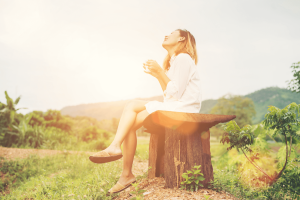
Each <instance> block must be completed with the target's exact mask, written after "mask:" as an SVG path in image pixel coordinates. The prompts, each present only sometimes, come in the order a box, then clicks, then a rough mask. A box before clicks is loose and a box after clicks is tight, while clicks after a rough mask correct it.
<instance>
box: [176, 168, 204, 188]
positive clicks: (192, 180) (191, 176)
mask: <svg viewBox="0 0 300 200" xmlns="http://www.w3.org/2000/svg"><path fill="white" fill-rule="evenodd" d="M200 167H201V165H198V166H197V165H195V166H194V167H193V168H192V169H191V170H187V172H185V173H182V178H184V179H185V180H184V181H182V182H181V183H180V185H181V186H180V188H181V189H186V190H190V191H197V190H198V189H199V186H201V187H203V185H202V184H201V183H200V182H201V181H204V180H205V178H204V177H203V174H202V173H201V169H200Z"/></svg>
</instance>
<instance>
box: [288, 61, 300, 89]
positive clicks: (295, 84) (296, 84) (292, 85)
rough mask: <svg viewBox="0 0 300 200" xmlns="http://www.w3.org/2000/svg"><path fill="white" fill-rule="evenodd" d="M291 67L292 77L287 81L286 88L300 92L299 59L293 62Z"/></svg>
mask: <svg viewBox="0 0 300 200" xmlns="http://www.w3.org/2000/svg"><path fill="white" fill-rule="evenodd" d="M291 68H292V69H293V71H292V72H293V73H294V74H293V76H294V77H295V78H294V79H292V80H290V81H287V83H288V89H289V90H291V91H292V92H297V93H298V92H300V61H299V62H297V63H293V64H292V66H291Z"/></svg>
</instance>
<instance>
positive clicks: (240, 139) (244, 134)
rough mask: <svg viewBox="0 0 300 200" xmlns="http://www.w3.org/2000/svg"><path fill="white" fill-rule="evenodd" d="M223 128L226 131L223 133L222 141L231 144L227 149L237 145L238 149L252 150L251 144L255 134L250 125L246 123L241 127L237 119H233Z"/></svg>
mask: <svg viewBox="0 0 300 200" xmlns="http://www.w3.org/2000/svg"><path fill="white" fill-rule="evenodd" d="M223 128H224V131H226V132H225V133H224V134H223V136H222V139H221V141H220V142H222V143H223V144H224V143H225V142H226V143H229V144H230V147H229V148H227V150H230V149H232V148H234V147H236V149H237V151H239V149H242V150H246V151H250V150H251V149H250V148H249V146H250V145H251V144H253V142H254V135H253V133H252V127H251V126H250V125H245V126H244V127H243V128H240V127H239V126H238V125H237V123H236V122H235V121H233V120H231V121H230V122H228V123H226V124H225V125H223Z"/></svg>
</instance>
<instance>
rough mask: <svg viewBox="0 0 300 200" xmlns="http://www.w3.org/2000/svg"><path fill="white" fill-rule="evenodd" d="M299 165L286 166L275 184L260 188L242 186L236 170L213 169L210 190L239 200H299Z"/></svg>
mask: <svg viewBox="0 0 300 200" xmlns="http://www.w3.org/2000/svg"><path fill="white" fill-rule="evenodd" d="M299 164H300V163H299V162H298V163H294V165H291V164H288V166H287V168H286V169H287V170H286V171H285V173H284V174H283V175H282V177H281V178H279V180H278V181H277V182H275V183H274V184H273V185H272V186H268V187H261V188H254V187H249V185H247V184H243V183H242V182H241V181H240V177H239V174H238V173H237V169H236V168H224V169H222V170H220V169H218V168H214V181H212V182H211V184H212V186H213V187H212V189H213V190H215V191H218V192H219V191H225V192H228V193H230V194H232V195H234V196H235V197H236V198H239V199H249V200H252V199H276V200H285V199H299V195H300V194H299V192H300V190H299V189H298V188H299V183H300V180H299V178H300V176H299V169H300V168H299ZM296 166H297V168H296ZM288 169H289V170H290V171H288ZM292 170H294V171H293V172H295V173H293V172H292ZM249 181H251V180H249Z"/></svg>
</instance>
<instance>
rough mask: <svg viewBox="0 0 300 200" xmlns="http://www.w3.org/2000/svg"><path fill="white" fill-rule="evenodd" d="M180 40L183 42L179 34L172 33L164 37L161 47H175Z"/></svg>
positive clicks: (176, 32)
mask: <svg viewBox="0 0 300 200" xmlns="http://www.w3.org/2000/svg"><path fill="white" fill-rule="evenodd" d="M182 40H184V37H180V32H179V31H173V32H172V33H171V34H170V35H168V36H165V39H164V41H163V43H162V46H163V47H166V46H175V45H176V44H177V43H178V42H179V41H182Z"/></svg>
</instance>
